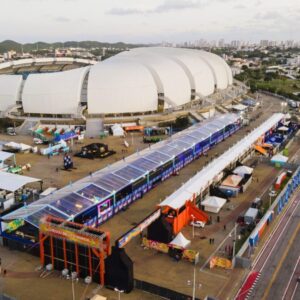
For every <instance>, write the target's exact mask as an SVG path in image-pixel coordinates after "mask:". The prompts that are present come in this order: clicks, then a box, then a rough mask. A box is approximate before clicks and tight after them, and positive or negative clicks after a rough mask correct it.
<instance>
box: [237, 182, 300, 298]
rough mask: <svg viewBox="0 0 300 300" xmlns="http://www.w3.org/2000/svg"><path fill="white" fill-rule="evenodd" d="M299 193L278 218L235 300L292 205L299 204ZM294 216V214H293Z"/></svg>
mask: <svg viewBox="0 0 300 300" xmlns="http://www.w3.org/2000/svg"><path fill="white" fill-rule="evenodd" d="M298 193H299V188H297V189H296V191H295V194H294V196H293V197H292V199H291V200H290V201H289V203H288V204H287V205H286V206H285V208H284V211H283V213H282V214H280V215H279V216H278V217H279V218H280V219H279V221H278V223H277V224H275V227H274V228H273V230H272V231H271V232H270V235H269V237H268V238H267V240H266V241H265V242H264V245H263V247H262V248H261V250H260V252H259V253H258V255H257V257H256V258H255V259H254V261H253V264H252V266H251V269H250V272H249V273H248V275H247V276H246V278H245V279H244V280H243V283H242V285H241V286H240V288H239V290H238V292H237V293H236V295H235V299H236V297H237V295H239V293H240V291H241V289H242V288H243V286H244V284H245V282H246V281H247V279H248V277H249V276H250V274H251V272H252V271H254V268H255V266H256V265H257V263H258V260H259V259H260V258H261V256H262V255H263V252H264V251H265V249H266V248H267V246H268V245H269V243H270V241H271V239H272V237H273V236H274V234H275V232H276V231H277V229H278V227H279V226H280V225H281V223H282V221H283V220H284V217H285V216H286V214H287V213H288V212H289V209H290V208H291V207H292V204H293V203H294V202H295V203H297V202H298V198H297V196H298ZM291 214H292V213H291Z"/></svg>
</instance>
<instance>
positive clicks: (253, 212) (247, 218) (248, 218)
mask: <svg viewBox="0 0 300 300" xmlns="http://www.w3.org/2000/svg"><path fill="white" fill-rule="evenodd" d="M257 215H258V209H257V208H253V207H250V208H248V210H247V211H246V213H245V215H244V222H245V224H246V225H249V224H252V223H255V220H256V218H257Z"/></svg>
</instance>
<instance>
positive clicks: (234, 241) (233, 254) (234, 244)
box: [231, 223, 237, 268]
mask: <svg viewBox="0 0 300 300" xmlns="http://www.w3.org/2000/svg"><path fill="white" fill-rule="evenodd" d="M236 228H237V223H235V224H234V239H233V249H232V260H231V262H232V268H234V265H235V247H236Z"/></svg>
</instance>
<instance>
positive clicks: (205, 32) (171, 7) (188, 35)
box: [0, 0, 300, 43]
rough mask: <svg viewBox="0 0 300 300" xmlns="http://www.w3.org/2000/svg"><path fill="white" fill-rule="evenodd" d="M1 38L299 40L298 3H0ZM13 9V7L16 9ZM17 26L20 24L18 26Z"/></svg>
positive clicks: (235, 0) (169, 0) (216, 0)
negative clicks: (1, 13) (0, 8)
mask: <svg viewBox="0 0 300 300" xmlns="http://www.w3.org/2000/svg"><path fill="white" fill-rule="evenodd" d="M1 4H2V10H3V11H6V12H7V13H6V14H3V16H2V18H1V20H0V25H1V26H2V28H5V30H3V31H2V33H1V34H0V40H6V39H12V40H16V41H18V42H22V43H25V42H34V41H49V42H56V41H66V40H98V41H105V42H117V41H124V42H128V43H160V42H161V41H168V42H171V43H182V42H185V41H195V40H200V39H207V40H217V41H218V40H220V39H223V38H224V39H225V40H246V41H251V42H254V41H256V42H259V41H260V40H277V41H281V40H295V41H298V40H300V36H299V32H297V29H298V28H299V26H300V18H299V15H300V4H299V2H298V1H297V0H287V1H284V2H283V1H279V0H265V1H261V0H253V1H249V3H241V2H240V1H238V0H225V1H224V0H223V1H221V0H210V1H208V0H153V1H146V0H145V1H137V0H123V1H122V2H120V1H108V0H85V1H82V0H63V1H62V0H52V1H46V0H27V1H21V0H10V1H8V0H4V1H2V3H1ZM16 8H17V9H16ZM18 24H21V25H22V26H20V25H19V26H18Z"/></svg>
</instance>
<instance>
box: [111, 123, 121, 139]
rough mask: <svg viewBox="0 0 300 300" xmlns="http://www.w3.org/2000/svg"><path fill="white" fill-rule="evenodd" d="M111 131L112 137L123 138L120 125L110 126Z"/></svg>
mask: <svg viewBox="0 0 300 300" xmlns="http://www.w3.org/2000/svg"><path fill="white" fill-rule="evenodd" d="M111 131H112V133H113V136H124V130H123V128H122V127H121V125H120V124H114V125H113V126H111Z"/></svg>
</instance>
